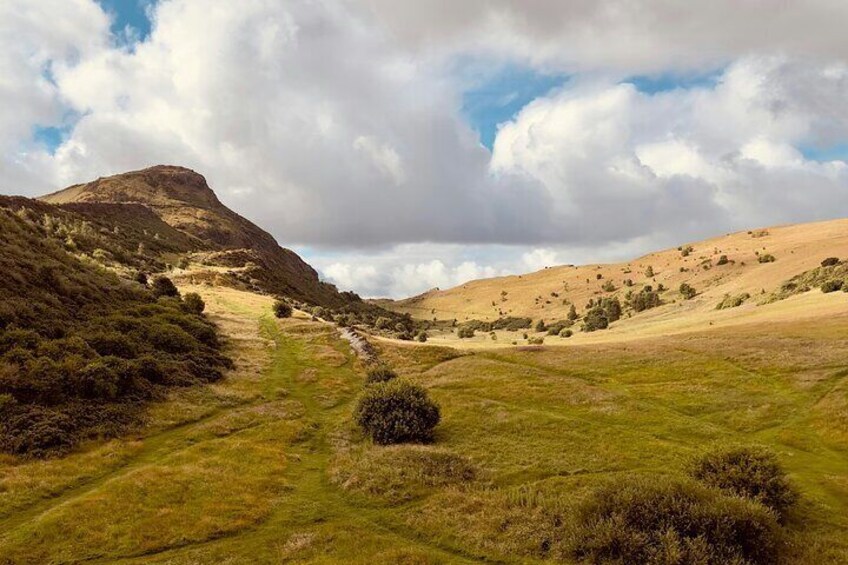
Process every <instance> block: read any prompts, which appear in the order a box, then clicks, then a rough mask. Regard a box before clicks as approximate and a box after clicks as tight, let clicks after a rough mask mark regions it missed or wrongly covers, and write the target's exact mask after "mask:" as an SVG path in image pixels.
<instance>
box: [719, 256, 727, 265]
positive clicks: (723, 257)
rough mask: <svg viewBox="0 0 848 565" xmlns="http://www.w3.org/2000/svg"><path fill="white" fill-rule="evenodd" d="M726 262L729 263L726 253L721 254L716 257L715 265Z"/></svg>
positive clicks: (725, 263)
mask: <svg viewBox="0 0 848 565" xmlns="http://www.w3.org/2000/svg"><path fill="white" fill-rule="evenodd" d="M728 263H730V260H729V259H728V258H727V255H722V256H721V257H719V258H718V262H717V263H716V265H727V264H728Z"/></svg>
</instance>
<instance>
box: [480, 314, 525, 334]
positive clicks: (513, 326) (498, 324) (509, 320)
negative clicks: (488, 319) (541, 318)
mask: <svg viewBox="0 0 848 565" xmlns="http://www.w3.org/2000/svg"><path fill="white" fill-rule="evenodd" d="M532 325H533V320H532V319H530V318H516V317H513V316H506V317H504V318H498V319H497V320H495V321H494V322H492V323H491V326H490V328H489V330H486V331H491V330H506V331H509V332H514V331H518V330H526V329H527V328H529V327H530V326H532Z"/></svg>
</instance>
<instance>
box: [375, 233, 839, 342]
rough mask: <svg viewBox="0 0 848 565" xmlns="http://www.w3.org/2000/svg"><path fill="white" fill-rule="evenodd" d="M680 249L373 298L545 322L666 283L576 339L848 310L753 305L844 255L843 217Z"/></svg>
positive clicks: (423, 309)
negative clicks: (658, 295)
mask: <svg viewBox="0 0 848 565" xmlns="http://www.w3.org/2000/svg"><path fill="white" fill-rule="evenodd" d="M689 246H691V248H692V250H691V251H690V252H689V253H688V255H687V256H684V254H683V252H682V251H681V249H685V248H686V247H689ZM680 247H681V249H676V248H674V249H668V250H665V251H660V252H657V253H651V254H649V255H645V256H643V257H640V258H638V259H635V260H633V261H630V262H627V263H615V264H605V265H584V266H559V267H551V268H546V269H543V270H541V271H538V272H535V273H531V274H526V275H515V276H508V277H498V278H492V279H482V280H476V281H471V282H468V283H466V284H463V285H461V286H458V287H455V288H451V289H446V290H438V291H437V290H433V291H430V292H427V293H424V294H422V295H420V296H416V297H413V298H408V299H405V300H399V301H387V300H381V301H377V302H378V303H379V304H381V305H382V306H385V307H387V308H389V309H392V310H395V311H398V312H408V313H410V314H412V316H413V317H415V318H419V319H424V320H431V319H434V318H437V319H439V320H450V319H456V320H457V321H458V322H459V323H462V322H463V321H466V320H474V319H476V320H486V321H490V320H494V319H497V318H498V317H501V316H519V317H529V318H532V319H533V320H539V319H544V320H546V321H548V322H551V321H554V320H561V319H563V318H565V316H566V314H567V313H568V309H569V306H570V304H572V303H573V304H574V305H575V306H576V308H577V310H578V311H579V312H581V313H582V312H583V310H584V306H585V304H586V303H587V302H588V301H589V299H598V298H600V297H603V296H621V295H623V293H624V291H626V290H628V288H626V287H624V286H623V281H624V280H625V279H630V280H632V281H633V283H634V287H632V288H633V290H638V289H639V288H640V287H641V286H642V285H645V284H649V285H652V286H653V287H654V288H657V286H658V285H660V284H662V285H664V286H665V288H666V289H668V290H667V291H666V292H664V293H663V294H662V298H663V301H664V302H665V305H664V306H662V307H660V308H656V309H653V310H650V311H646V312H642V313H640V314H639V315H636V316H633V317H632V318H624V319H622V320H620V321H618V322H616V323H615V324H613V326H612V329H611V330H610V331H609V332H599V333H604V334H606V335H603V336H601V335H590V336H586V335H584V336H575V338H574V341H576V342H581V341H585V342H597V341H609V340H613V341H618V340H620V339H621V338H626V337H627V336H629V335H633V336H637V337H644V336H645V335H656V336H659V335H668V334H672V333H681V332H690V331H693V330H701V329H708V328H709V327H710V325H711V324H712V325H719V326H727V325H735V324H747V323H751V322H764V323H765V322H769V321H775V320H794V319H797V318H798V316H799V315H800V316H802V317H808V318H814V317H819V316H821V315H822V314H823V313H829V312H833V311H834V309H836V312H838V313H843V312H848V300H840V299H837V298H835V297H831V298H830V300H825V301H824V302H821V303H819V301H818V300H812V302H813V303H814V304H808V303H805V302H804V301H803V299H802V300H801V301H800V302H794V303H789V304H783V303H778V304H770V305H768V307H764V308H757V307H756V304H757V303H758V302H761V301H762V299H763V298H764V297H766V296H767V295H769V294H770V293H772V292H773V291H775V290H777V289H778V288H779V287H780V285H781V284H782V283H783V282H784V281H786V280H788V279H790V278H791V277H793V276H794V275H797V274H799V273H802V272H804V271H807V270H809V269H812V268H814V267H818V266H819V264H820V262H821V261H822V260H824V259H826V258H828V257H843V258H844V257H848V220H832V221H826V222H817V223H809V224H797V225H791V226H778V227H771V228H767V229H761V230H752V231H750V232H737V233H732V234H727V235H725V236H721V237H717V238H713V239H709V240H706V241H701V242H696V243H691V244H690V243H684V244H682V245H681V246H680ZM758 254H759V255H765V254H770V255H773V256H774V257H775V259H776V261H775V262H773V263H759V262H758V257H759V255H758ZM722 255H726V256H727V260H728V263H727V264H725V265H718V260H719V258H720V257H721V256H722ZM705 266H706V267H707V268H706V269H705V268H704V267H705ZM648 267H651V269H652V270H653V272H654V276H652V277H648V276H646V274H645V273H646V271H647V269H648ZM681 269H685V270H683V271H682V270H681ZM599 276H600V277H601V278H598V277H599ZM607 282H612V283H613V285H614V286H615V289H616V290H615V291H612V292H608V291H604V290H603V289H602V286H603V285H604V284H605V283H607ZM684 282H685V283H688V284H690V285H691V286H693V287H694V288H695V289H696V290H697V292H698V295H697V296H696V297H695V298H694V299H692V300H683V299H682V298H681V296H680V294H679V292H678V289H679V287H680V284H681V283H684ZM742 293H749V294H750V295H751V297H752V298H751V299H750V300H749V301H748V302H747V303H746V304H744V305H743V306H741V307H739V308H733V309H729V310H722V311H716V310H715V307H716V305H717V304H718V303H719V302H720V301H721V300H722V298H723V297H724V296H725V295H731V296H736V295H739V294H742ZM578 333H579V332H578ZM499 337H500V336H499ZM506 337H509V336H506ZM478 341H479V342H482V341H484V339H482V338H481V339H478ZM501 341H503V340H501ZM509 341H511V340H508V341H507V343H508V342H509ZM451 345H454V344H451ZM477 346H479V344H478V345H477Z"/></svg>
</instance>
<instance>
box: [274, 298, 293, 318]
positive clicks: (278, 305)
mask: <svg viewBox="0 0 848 565" xmlns="http://www.w3.org/2000/svg"><path fill="white" fill-rule="evenodd" d="M291 315H292V307H291V305H290V304H289V303H288V302H284V301H282V300H277V301H276V302H274V316H276V317H277V318H291Z"/></svg>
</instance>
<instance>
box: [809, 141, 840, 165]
mask: <svg viewBox="0 0 848 565" xmlns="http://www.w3.org/2000/svg"><path fill="white" fill-rule="evenodd" d="M798 150H799V151H800V152H801V154H802V155H803V156H804V158H805V159H809V160H811V161H819V162H820V163H825V162H827V161H845V162H848V142H843V143H835V144H833V145H826V146H814V145H802V146H800V147H799V148H798Z"/></svg>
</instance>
